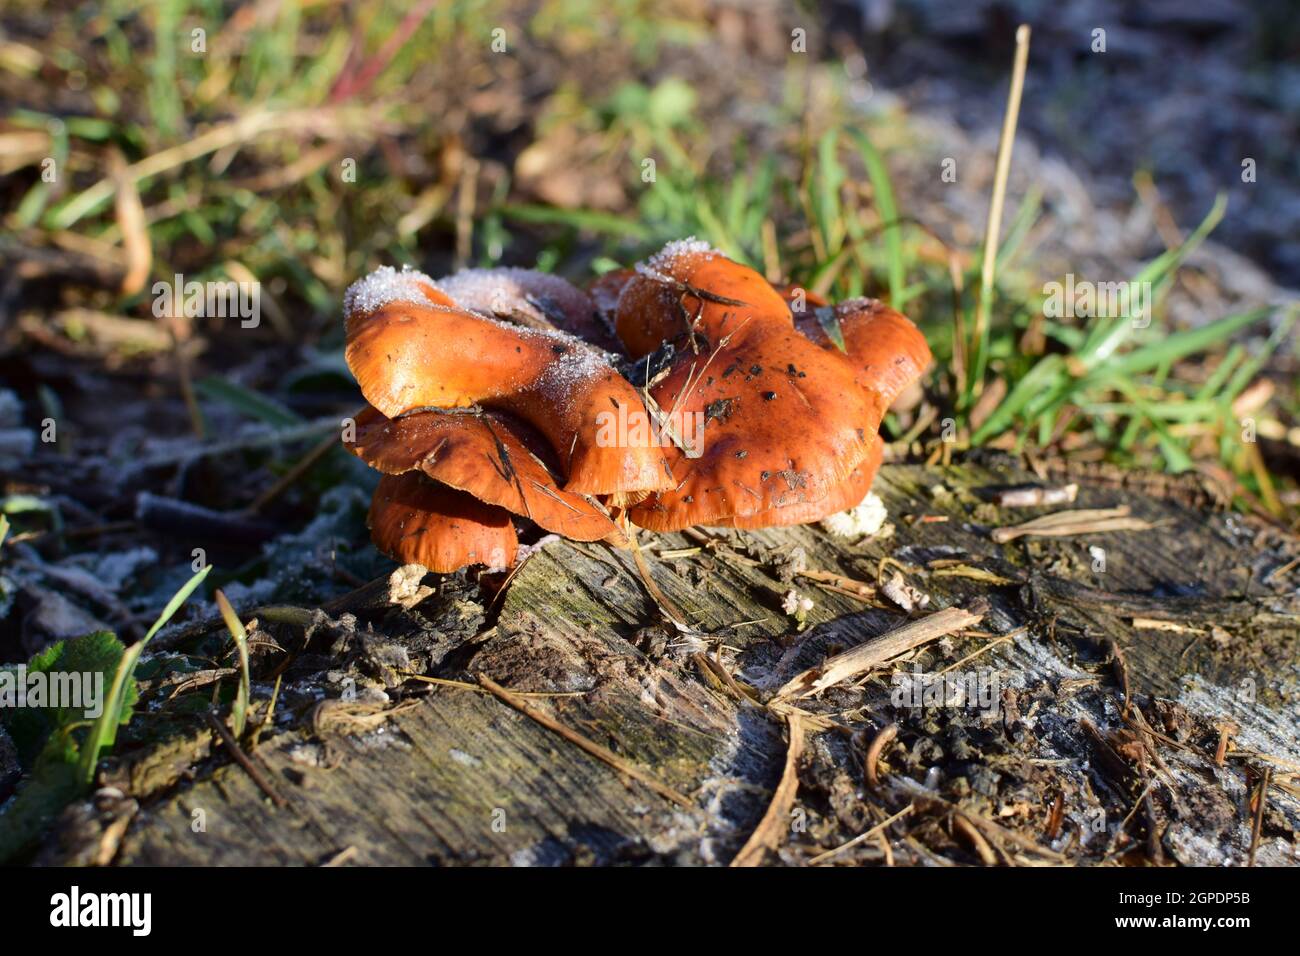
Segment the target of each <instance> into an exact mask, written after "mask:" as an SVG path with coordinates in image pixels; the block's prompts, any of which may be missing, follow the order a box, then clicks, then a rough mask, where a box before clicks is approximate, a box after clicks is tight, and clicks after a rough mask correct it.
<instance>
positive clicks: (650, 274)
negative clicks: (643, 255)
mask: <svg viewBox="0 0 1300 956" xmlns="http://www.w3.org/2000/svg"><path fill="white" fill-rule="evenodd" d="M717 252H718V251H717V250H716V249H714V248H713V247H712V246H711V245H709V244H708V243H707V242H705V241H704V240H703V239H696V238H695V237H694V236H687V237H686V238H685V239H674V240H673V241H672V242H670V243H668V245H666V246H664V247H663V248H662V249H660V250H659V251H658V252H656V253H655V254H654V255H653V256H651V257H650V258H649V259H647V260H646V261H645V262H638V263H637V265H636V271H637V272H638V273H639V274H640V275H643V276H645V277H646V278H648V279H654V280H656V281H658V282H672V281H673V280H672V279H671V278H670V277H669V275H668V273H671V272H672V271H673V269H674V268H676V266H677V260H678V259H680V258H682V257H683V256H694V255H700V254H703V253H707V254H710V255H716V254H717Z"/></svg>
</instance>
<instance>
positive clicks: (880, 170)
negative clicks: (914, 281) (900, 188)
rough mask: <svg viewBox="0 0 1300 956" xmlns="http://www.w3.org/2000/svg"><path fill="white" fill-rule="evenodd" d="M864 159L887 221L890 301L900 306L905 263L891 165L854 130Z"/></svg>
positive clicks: (885, 222)
mask: <svg viewBox="0 0 1300 956" xmlns="http://www.w3.org/2000/svg"><path fill="white" fill-rule="evenodd" d="M853 138H854V139H855V140H856V141H857V144H858V152H859V153H860V154H861V156H862V163H863V165H864V166H866V168H867V177H868V178H869V179H870V180H871V189H872V192H873V193H874V194H875V197H876V211H877V212H878V213H879V214H880V221H881V222H882V223H884V227H883V230H884V238H885V260H886V264H887V266H888V269H889V302H890V304H891V305H893V306H894V307H895V308H898V307H899V305H900V304H901V303H902V301H903V288H904V286H905V285H906V284H907V272H906V266H905V264H904V262H903V235H902V228H903V227H902V223H900V222H899V221H898V204H897V203H896V202H895V201H894V187H893V184H892V183H891V182H890V179H889V169H888V167H886V166H885V160H884V157H882V156H881V155H880V151H879V150H878V149H876V147H875V146H874V145H873V144H872V142H871V140H869V139H868V138H867V136H866V134H865V133H863V132H862V131H861V130H853Z"/></svg>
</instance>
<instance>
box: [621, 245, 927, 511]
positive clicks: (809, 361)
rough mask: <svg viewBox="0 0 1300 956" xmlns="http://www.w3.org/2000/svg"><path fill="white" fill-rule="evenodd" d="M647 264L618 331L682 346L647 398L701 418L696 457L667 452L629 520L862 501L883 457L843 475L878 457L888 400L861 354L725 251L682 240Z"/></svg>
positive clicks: (624, 299)
mask: <svg viewBox="0 0 1300 956" xmlns="http://www.w3.org/2000/svg"><path fill="white" fill-rule="evenodd" d="M651 262H652V263H653V268H652V269H649V270H647V271H643V272H641V273H638V274H637V276H636V277H634V278H633V279H631V280H630V281H629V282H628V283H627V285H626V286H625V287H624V289H623V291H622V293H621V295H620V296H619V304H618V313H617V328H618V331H619V333H620V335H622V336H624V338H625V341H627V339H628V338H630V339H631V340H632V341H631V342H629V351H632V352H636V351H638V350H643V349H645V348H646V347H647V346H649V347H651V348H653V349H657V348H658V347H659V346H660V345H661V344H662V343H661V341H656V342H653V343H650V342H649V341H648V340H647V339H646V338H645V336H646V335H648V334H665V335H666V337H668V338H670V339H672V340H673V341H674V342H675V343H678V344H677V345H676V349H675V355H674V358H673V360H672V365H671V367H670V368H669V370H668V371H667V373H666V374H664V375H663V376H662V377H661V378H660V379H659V380H658V381H657V382H656V383H655V384H653V385H652V386H651V388H650V394H651V397H652V398H653V399H654V401H655V402H656V403H657V405H658V406H659V407H660V408H663V409H671V410H672V411H673V413H674V414H675V415H677V416H679V417H684V419H685V420H686V421H697V422H699V423H701V424H702V426H703V435H702V436H701V437H702V442H699V444H702V453H701V454H700V455H699V456H698V457H689V456H688V455H687V453H686V450H684V449H682V448H678V447H672V448H669V449H667V456H668V461H669V465H670V466H671V468H672V470H673V474H674V475H675V476H676V477H677V479H678V481H677V484H676V485H675V486H674V487H673V488H671V489H667V490H664V491H660V492H658V493H657V494H654V495H651V496H649V497H648V498H646V499H645V500H644V501H641V502H639V503H637V504H636V505H634V506H633V507H632V508H631V509H630V515H631V518H632V520H633V521H634V522H635V523H636V524H639V525H641V526H643V527H646V528H650V529H651V530H656V531H668V530H678V529H681V528H685V527H689V526H691V525H697V524H704V525H710V524H714V525H717V524H721V525H728V526H732V527H765V526H768V525H776V524H793V523H802V522H806V521H815V520H817V519H818V518H821V517H824V516H825V515H827V514H830V513H833V512H834V511H838V510H842V509H843V508H846V507H849V506H850V505H851V504H855V503H856V502H858V501H860V500H861V499H862V496H863V495H865V494H866V491H867V487H869V486H870V482H871V479H872V478H873V477H874V475H875V470H876V466H877V464H878V458H877V459H876V462H875V463H872V464H870V465H869V466H868V468H867V469H865V470H864V471H863V472H861V473H859V474H858V475H857V476H856V478H855V480H854V481H853V482H850V481H849V480H850V479H851V478H854V470H855V469H857V468H858V467H859V466H860V465H862V464H863V463H864V462H867V461H868V460H869V459H871V458H872V457H873V456H878V455H879V436H878V435H877V428H878V427H879V424H880V418H881V415H882V414H883V411H884V408H885V403H884V401H883V396H882V394H881V392H880V390H879V389H877V388H875V387H872V386H864V385H863V384H861V383H860V382H859V375H858V364H861V361H860V360H859V361H858V362H857V363H855V362H850V361H849V358H848V357H847V356H845V355H844V354H842V353H836V352H832V351H829V350H827V349H824V348H822V347H821V346H819V345H818V344H816V343H815V342H813V341H811V340H810V339H809V338H808V337H806V336H805V335H802V334H800V333H799V332H798V331H796V329H795V326H794V323H793V321H792V317H791V313H790V310H789V308H788V307H787V305H786V301H785V299H784V298H782V296H781V295H780V294H779V293H778V292H777V291H776V290H774V289H773V288H772V287H771V286H770V285H769V284H768V283H767V282H766V281H765V280H764V279H763V278H762V277H761V276H760V275H758V274H757V273H756V272H754V271H753V270H752V269H749V268H747V267H745V266H742V265H740V264H738V263H735V262H732V261H731V260H729V259H727V258H726V257H725V256H722V255H721V254H720V253H715V252H702V251H699V250H698V249H697V248H696V247H684V248H682V247H678V248H675V249H673V250H672V254H671V255H669V256H663V257H657V258H656V259H653V260H651ZM684 316H689V317H690V318H689V319H686V320H684V318H683V317H684ZM904 321H905V320H904ZM687 322H689V323H690V326H691V328H690V331H688V328H687ZM698 338H702V339H703V342H696V341H695V340H696V339H698ZM692 343H694V344H695V347H696V348H698V352H696V351H693V350H692V348H691V344H692ZM871 354H873V355H874V353H871ZM693 416H694V417H693ZM692 450H693V449H692ZM848 494H853V495H855V497H852V498H851V499H848V498H846V495H848Z"/></svg>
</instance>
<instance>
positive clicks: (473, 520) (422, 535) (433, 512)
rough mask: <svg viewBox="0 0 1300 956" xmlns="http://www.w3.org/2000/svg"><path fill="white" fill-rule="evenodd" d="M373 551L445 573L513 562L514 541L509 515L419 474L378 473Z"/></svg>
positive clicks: (371, 518)
mask: <svg viewBox="0 0 1300 956" xmlns="http://www.w3.org/2000/svg"><path fill="white" fill-rule="evenodd" d="M369 524H370V532H371V537H372V538H373V539H374V542H375V547H377V548H379V550H380V551H382V552H384V553H385V554H387V555H388V556H389V557H391V558H393V560H395V561H400V562H401V563H402V564H422V565H424V566H425V567H426V568H428V569H429V570H430V571H435V572H438V573H440V574H446V573H449V572H451V571H456V570H459V569H460V568H463V567H467V566H469V565H473V564H483V565H487V566H488V567H489V568H507V567H510V565H512V564H514V560H515V552H516V550H517V548H518V544H519V541H518V538H517V537H516V536H515V529H514V525H513V524H511V522H510V513H509V512H508V511H506V510H505V509H504V508H498V507H495V506H494V505H488V504H484V503H483V502H481V501H479V500H477V499H476V498H474V496H473V495H469V494H466V493H465V492H463V491H457V490H456V489H455V488H449V487H447V486H446V485H442V484H439V483H437V482H435V481H432V480H430V479H428V478H426V477H425V476H424V475H422V474H420V473H419V472H407V473H405V474H401V475H384V476H383V477H382V478H380V479H379V487H378V488H376V489H375V497H374V499H373V500H372V501H371V503H370V516H369Z"/></svg>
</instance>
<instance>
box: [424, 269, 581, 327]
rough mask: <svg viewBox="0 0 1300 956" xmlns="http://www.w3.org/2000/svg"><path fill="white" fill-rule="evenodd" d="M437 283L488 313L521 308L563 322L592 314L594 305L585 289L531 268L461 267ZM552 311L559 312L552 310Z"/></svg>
mask: <svg viewBox="0 0 1300 956" xmlns="http://www.w3.org/2000/svg"><path fill="white" fill-rule="evenodd" d="M436 285H437V287H438V288H439V289H441V290H442V291H443V292H445V293H446V294H447V295H448V296H449V297H450V298H451V299H452V301H454V302H455V303H456V304H457V305H458V306H460V307H461V308H462V309H469V310H470V311H473V312H481V313H484V314H486V315H510V314H512V313H514V312H521V313H523V314H525V315H528V316H531V317H532V318H534V319H544V320H546V321H554V320H556V319H557V318H558V319H559V320H560V321H561V322H562V321H563V320H564V319H567V318H569V317H577V318H580V317H585V316H590V315H591V314H592V312H593V311H594V309H595V306H594V305H593V304H592V302H591V300H590V299H589V298H588V297H587V296H586V295H585V294H584V293H583V292H581V291H580V290H578V289H577V288H575V287H574V286H573V285H571V284H569V283H568V282H566V281H565V280H564V279H561V278H560V277H559V276H554V275H549V274H548V273H545V272H535V271H533V270H532V269H462V270H461V271H460V272H457V273H456V274H455V275H453V276H449V277H448V278H446V279H440V280H439V281H438V282H437V283H436ZM553 312H558V313H559V314H558V316H557V315H553V314H549V313H553Z"/></svg>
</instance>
